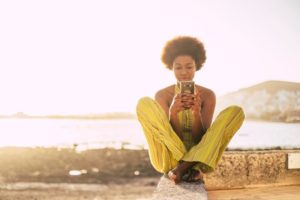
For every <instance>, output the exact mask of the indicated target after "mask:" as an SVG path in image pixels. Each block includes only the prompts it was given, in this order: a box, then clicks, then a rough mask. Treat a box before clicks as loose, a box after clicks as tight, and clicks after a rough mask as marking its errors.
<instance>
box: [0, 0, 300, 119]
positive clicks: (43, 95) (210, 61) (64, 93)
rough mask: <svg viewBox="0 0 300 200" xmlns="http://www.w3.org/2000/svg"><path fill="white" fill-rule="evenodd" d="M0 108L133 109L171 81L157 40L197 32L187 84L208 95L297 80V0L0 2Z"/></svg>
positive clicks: (7, 111) (299, 76)
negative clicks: (200, 53)
mask: <svg viewBox="0 0 300 200" xmlns="http://www.w3.org/2000/svg"><path fill="white" fill-rule="evenodd" d="M0 29H1V30H0V115H1V114H13V113H16V112H24V113H26V114H32V115H48V114H92V113H106V112H131V113H134V112H135V106H136V103H137V101H138V99H139V98H140V97H143V96H150V97H153V96H154V94H155V92H156V91H157V90H159V89H161V88H164V87H166V86H168V85H171V84H174V83H175V81H176V80H175V78H174V75H173V72H172V71H170V70H168V69H166V68H165V67H164V65H163V64H162V63H161V61H160V56H161V51H162V48H163V46H164V44H165V42H166V41H168V40H170V39H172V38H173V37H175V36H179V35H188V36H193V37H197V38H199V39H200V40H201V41H202V42H203V43H204V45H205V49H206V53H207V61H206V62H205V64H204V67H203V68H202V69H201V70H200V71H198V72H197V74H196V77H195V79H194V80H195V81H196V83H198V84H200V85H202V86H205V87H208V88H210V89H212V90H213V91H214V92H215V93H216V95H217V96H222V95H224V94H226V93H228V92H233V91H236V90H238V89H240V88H244V87H248V86H251V85H254V84H257V83H260V82H263V81H267V80H283V81H292V82H300V59H299V55H300V37H299V35H300V2H299V1H297V0H251V1H249V0H223V1H221V0H219V1H216V0H212V1H208V0H207V1H204V0H185V1H179V0H164V1H163V0H160V1H158V0H152V1H140V0H126V1H122V0H111V1H92V0H91V1H76V0H69V1H67V0H51V1H43V0H36V1H32V0H28V1H16V0H7V1H5V0H4V1H0Z"/></svg>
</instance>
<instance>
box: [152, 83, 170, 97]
mask: <svg viewBox="0 0 300 200" xmlns="http://www.w3.org/2000/svg"><path fill="white" fill-rule="evenodd" d="M173 96H174V85H170V86H168V87H165V88H162V89H160V90H158V91H157V92H156V93H155V99H169V98H170V97H171V98H173Z"/></svg>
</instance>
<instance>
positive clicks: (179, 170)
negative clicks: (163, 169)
mask: <svg viewBox="0 0 300 200" xmlns="http://www.w3.org/2000/svg"><path fill="white" fill-rule="evenodd" d="M195 164H196V162H185V161H183V162H180V163H179V164H178V165H177V167H175V168H174V169H172V170H170V171H169V172H168V176H169V178H170V179H171V180H172V181H174V183H175V184H177V183H179V182H180V181H181V179H182V176H183V175H184V174H186V173H187V172H188V171H189V169H190V168H192V167H193V166H194V165H195Z"/></svg>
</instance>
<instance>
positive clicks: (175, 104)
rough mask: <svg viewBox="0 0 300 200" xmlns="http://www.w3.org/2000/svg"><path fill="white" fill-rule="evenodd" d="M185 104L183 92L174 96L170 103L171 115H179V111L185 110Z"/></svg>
mask: <svg viewBox="0 0 300 200" xmlns="http://www.w3.org/2000/svg"><path fill="white" fill-rule="evenodd" d="M184 109H185V106H184V103H183V100H182V94H177V95H176V96H174V98H173V101H172V103H171V105H170V109H169V116H177V113H178V112H180V111H182V110H184Z"/></svg>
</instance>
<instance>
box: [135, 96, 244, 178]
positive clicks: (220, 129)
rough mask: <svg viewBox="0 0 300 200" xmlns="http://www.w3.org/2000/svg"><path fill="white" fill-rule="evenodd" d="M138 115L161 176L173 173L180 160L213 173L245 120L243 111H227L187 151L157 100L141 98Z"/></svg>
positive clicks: (240, 109)
mask: <svg viewBox="0 0 300 200" xmlns="http://www.w3.org/2000/svg"><path fill="white" fill-rule="evenodd" d="M137 116H138V120H139V121H140V123H141V125H142V127H143V130H144V134H145V136H146V140H147V143H148V147H149V156H150V160H151V163H152V165H153V167H154V168H155V169H156V170H157V171H158V172H161V173H167V172H169V171H170V170H171V169H173V168H175V167H176V166H177V164H178V162H179V161H189V162H194V161H196V162H198V163H199V164H197V165H196V166H195V168H198V169H201V170H202V171H203V172H210V171H213V170H214V169H215V167H216V166H217V164H218V162H219V160H220V158H221V156H222V154H223V152H224V151H225V149H226V147H227V145H228V143H229V142H230V140H231V138H232V137H233V135H234V134H235V133H236V132H237V130H238V129H239V128H240V127H241V125H242V123H243V121H244V118H245V115H244V112H243V110H242V108H240V107H238V106H230V107H228V108H226V109H225V110H223V111H222V112H220V114H219V115H218V116H217V117H216V119H215V120H214V122H213V123H212V125H211V126H210V128H209V129H208V130H207V131H206V133H205V135H204V136H203V137H202V139H201V141H200V142H199V143H198V144H196V145H195V146H193V147H192V148H191V149H190V150H189V151H187V150H186V148H185V146H184V144H183V142H182V141H181V139H180V138H179V137H178V136H177V134H176V133H175V132H174V130H173V129H172V126H171V124H170V122H169V119H168V117H167V115H166V113H165V112H164V110H163V109H162V108H161V106H160V105H159V104H158V103H157V102H156V101H155V100H153V99H151V98H150V97H143V98H141V99H140V100H139V101H138V104H137Z"/></svg>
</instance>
